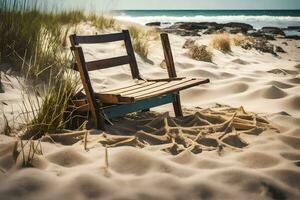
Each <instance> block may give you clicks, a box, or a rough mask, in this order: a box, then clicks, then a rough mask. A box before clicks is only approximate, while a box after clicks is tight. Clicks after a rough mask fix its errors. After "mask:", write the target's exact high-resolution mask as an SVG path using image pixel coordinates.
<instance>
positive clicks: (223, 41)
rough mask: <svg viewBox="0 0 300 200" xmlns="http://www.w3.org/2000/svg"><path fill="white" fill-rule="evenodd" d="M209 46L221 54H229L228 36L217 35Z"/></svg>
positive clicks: (229, 42) (229, 43)
mask: <svg viewBox="0 0 300 200" xmlns="http://www.w3.org/2000/svg"><path fill="white" fill-rule="evenodd" d="M211 46H212V47H213V48H215V49H217V50H219V51H222V52H223V53H228V52H231V41H230V37H229V34H226V33H222V34H217V35H215V36H214V37H213V38H212V41H211Z"/></svg>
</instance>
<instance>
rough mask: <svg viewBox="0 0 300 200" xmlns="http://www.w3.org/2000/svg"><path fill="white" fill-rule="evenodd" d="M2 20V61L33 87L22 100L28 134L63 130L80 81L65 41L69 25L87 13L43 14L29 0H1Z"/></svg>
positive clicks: (0, 42) (0, 52)
mask: <svg viewBox="0 0 300 200" xmlns="http://www.w3.org/2000/svg"><path fill="white" fill-rule="evenodd" d="M0 19H1V23H0V35H1V37H0V60H1V63H6V64H9V66H10V69H11V71H15V72H19V74H20V75H21V76H23V77H24V79H25V80H26V83H27V85H26V87H27V88H31V91H30V93H28V94H29V95H28V96H29V97H28V98H27V99H28V102H27V103H26V104H25V103H24V109H25V110H24V113H25V117H24V124H25V127H26V134H27V136H29V138H30V137H32V136H41V135H44V134H47V133H50V132H53V131H57V130H60V129H63V128H64V127H65V126H66V123H67V122H68V120H69V117H68V114H66V112H65V111H66V107H67V104H68V101H69V100H70V99H71V97H72V96H73V95H74V93H75V91H76V89H77V85H78V79H77V78H74V76H71V75H70V74H69V73H70V72H69V71H68V68H70V66H71V57H70V55H69V50H67V51H66V50H65V48H64V47H65V46H66V44H63V43H66V42H65V40H66V38H67V35H68V31H69V28H68V27H70V26H72V25H74V24H76V23H79V22H80V21H82V20H86V18H85V16H84V14H83V12H81V11H70V12H61V13H55V12H47V13H42V12H40V11H39V10H38V6H37V5H36V4H34V5H31V4H29V2H28V1H26V0H12V1H5V0H0ZM64 30H65V32H64ZM1 63H0V64H1ZM32 84H33V85H32ZM32 88H34V89H32ZM41 88H42V89H41ZM33 99H34V100H33Z"/></svg>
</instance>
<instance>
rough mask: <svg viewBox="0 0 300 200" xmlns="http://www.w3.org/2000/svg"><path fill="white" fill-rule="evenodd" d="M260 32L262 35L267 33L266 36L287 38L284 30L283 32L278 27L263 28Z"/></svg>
mask: <svg viewBox="0 0 300 200" xmlns="http://www.w3.org/2000/svg"><path fill="white" fill-rule="evenodd" d="M259 31H260V32H262V33H266V34H272V35H282V36H285V33H284V32H283V30H281V29H280V28H278V27H263V28H262V29H260V30H259Z"/></svg>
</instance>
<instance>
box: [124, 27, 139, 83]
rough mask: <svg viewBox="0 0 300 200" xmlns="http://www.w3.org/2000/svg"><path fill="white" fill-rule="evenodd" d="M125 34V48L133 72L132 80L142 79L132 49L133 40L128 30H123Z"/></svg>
mask: <svg viewBox="0 0 300 200" xmlns="http://www.w3.org/2000/svg"><path fill="white" fill-rule="evenodd" d="M122 32H123V34H124V37H125V39H124V42H125V47H126V52H127V54H128V56H129V57H130V60H131V61H130V70H131V74H132V78H133V79H141V77H140V72H139V69H138V66H137V62H136V58H135V55H134V50H133V47H132V43H131V39H130V34H129V31H128V30H123V31H122Z"/></svg>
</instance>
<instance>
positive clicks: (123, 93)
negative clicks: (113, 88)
mask: <svg viewBox="0 0 300 200" xmlns="http://www.w3.org/2000/svg"><path fill="white" fill-rule="evenodd" d="M150 83H151V82H150ZM168 83H170V82H167V81H166V82H161V81H158V82H153V84H151V85H147V86H144V87H141V88H139V89H134V90H130V91H126V92H122V93H119V94H120V95H121V96H132V95H133V94H136V93H139V92H144V91H147V90H150V89H153V88H158V87H161V86H164V85H166V84H168Z"/></svg>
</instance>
